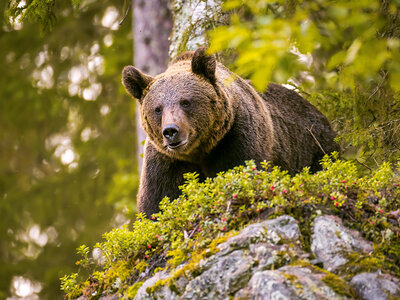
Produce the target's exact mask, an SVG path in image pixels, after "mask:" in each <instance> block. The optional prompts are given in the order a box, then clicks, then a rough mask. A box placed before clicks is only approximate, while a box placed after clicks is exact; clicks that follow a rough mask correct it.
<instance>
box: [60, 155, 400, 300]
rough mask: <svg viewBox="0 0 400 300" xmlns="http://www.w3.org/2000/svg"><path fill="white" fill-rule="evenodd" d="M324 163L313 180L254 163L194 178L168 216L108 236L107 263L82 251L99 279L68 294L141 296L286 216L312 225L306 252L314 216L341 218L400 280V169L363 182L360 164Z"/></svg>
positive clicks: (165, 204) (67, 283) (65, 282)
mask: <svg viewBox="0 0 400 300" xmlns="http://www.w3.org/2000/svg"><path fill="white" fill-rule="evenodd" d="M321 163H322V166H323V168H324V169H323V170H322V171H320V172H318V173H315V174H311V173H310V172H309V169H308V168H305V169H304V170H303V171H302V172H301V173H300V174H297V175H296V176H293V177H291V176H290V175H288V174H287V172H286V171H282V170H280V169H279V168H278V167H273V168H271V167H270V166H269V164H268V163H263V164H262V169H258V168H257V167H256V165H255V164H254V162H252V161H249V162H247V163H246V166H239V167H235V168H234V169H232V170H229V171H226V172H222V173H220V174H218V176H216V177H215V178H212V179H210V178H209V179H207V180H205V181H204V182H200V181H199V179H198V175H197V174H195V173H188V174H186V175H185V178H186V183H185V184H184V185H183V186H182V187H181V190H182V195H181V196H180V197H179V198H177V199H175V200H172V201H170V199H168V198H165V199H163V200H162V202H161V210H162V212H160V213H157V214H155V215H153V216H151V218H150V219H146V218H145V217H144V216H143V215H138V218H137V220H136V221H135V222H134V223H133V225H132V229H129V228H128V226H124V227H122V228H120V229H114V230H113V231H111V232H109V233H106V234H104V241H103V242H101V243H97V244H96V245H95V246H94V248H95V249H98V251H101V253H102V260H103V261H102V263H99V262H96V260H95V259H94V258H91V257H89V255H88V253H89V249H88V248H87V247H86V246H81V247H80V248H79V249H78V253H80V254H81V256H82V257H83V259H82V260H80V261H78V262H77V264H78V265H79V266H82V267H83V268H90V270H91V272H92V275H90V276H89V278H87V279H86V280H85V278H81V279H82V281H81V282H78V277H79V276H78V275H77V274H76V273H74V274H72V275H67V276H64V277H63V278H61V281H62V285H61V286H62V289H63V290H64V291H65V292H66V295H67V297H68V298H70V299H72V298H74V297H76V296H77V295H78V294H79V293H83V294H84V295H85V296H88V297H89V298H90V297H93V295H95V296H96V295H100V294H102V293H112V292H114V293H115V292H118V293H121V294H123V295H127V294H129V297H133V296H134V294H135V293H136V291H137V289H138V288H139V287H140V285H141V283H140V282H142V281H143V280H145V279H146V278H147V277H148V276H150V275H151V274H153V273H154V272H156V271H157V270H160V268H172V267H176V266H178V265H179V264H181V263H183V262H185V261H188V260H190V261H191V262H193V261H199V260H200V259H201V258H203V257H204V256H208V255H211V254H212V253H215V252H216V251H218V250H217V248H216V245H217V244H218V243H220V242H221V241H223V240H225V239H226V238H227V236H230V235H232V234H235V232H237V231H238V230H239V229H240V228H242V227H243V226H245V225H246V224H248V223H249V222H254V221H255V220H257V219H265V218H272V217H275V216H277V215H281V214H290V215H292V216H294V217H295V218H296V219H297V220H299V222H300V223H302V225H304V226H300V227H301V228H302V231H303V232H302V233H303V236H304V247H306V248H307V247H309V245H308V243H309V241H308V239H309V237H310V232H309V228H310V227H309V224H310V222H312V220H313V217H315V216H317V215H320V214H323V213H326V214H335V215H338V216H340V217H341V218H343V220H344V221H345V222H347V225H348V226H350V227H352V228H355V229H358V230H360V231H361V232H362V233H363V234H364V236H365V237H366V238H368V239H369V240H371V241H373V242H374V243H375V253H376V255H381V256H382V260H381V261H380V263H381V264H384V265H385V266H386V268H388V269H390V270H392V271H393V272H396V273H397V275H400V272H399V268H398V267H397V266H398V265H400V240H399V232H400V228H399V221H400V219H399V210H398V207H399V205H400V187H399V183H400V177H399V175H398V172H399V170H400V165H398V166H397V167H396V168H395V169H393V168H392V167H391V165H390V164H388V163H386V164H382V165H381V166H380V167H379V168H378V169H377V170H375V171H371V172H370V174H368V175H365V176H361V175H360V172H359V171H358V169H357V167H356V164H355V163H354V162H351V161H343V160H337V153H336V154H333V155H332V156H326V157H325V158H324V159H323V160H322V162H321ZM307 228H308V229H307ZM188 268H189V269H190V268H191V264H188ZM191 271H194V270H191ZM160 284H166V283H165V282H162V283H160Z"/></svg>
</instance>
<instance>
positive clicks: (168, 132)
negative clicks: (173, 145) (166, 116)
mask: <svg viewBox="0 0 400 300" xmlns="http://www.w3.org/2000/svg"><path fill="white" fill-rule="evenodd" d="M178 132H179V127H178V126H176V125H175V124H168V125H165V126H164V128H163V131H162V133H163V135H164V136H165V137H166V138H167V139H168V140H169V141H171V142H173V141H174V139H175V138H176V137H177V136H178Z"/></svg>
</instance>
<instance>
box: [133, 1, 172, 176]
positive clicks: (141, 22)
mask: <svg viewBox="0 0 400 300" xmlns="http://www.w3.org/2000/svg"><path fill="white" fill-rule="evenodd" d="M132 8H133V9H132V17H133V22H132V26H133V39H134V42H133V51H134V55H133V62H134V65H135V66H136V67H137V68H139V69H140V70H142V71H143V72H145V73H147V74H150V75H152V76H155V75H157V74H159V73H161V72H163V71H164V70H165V69H166V67H167V65H168V60H169V57H168V48H169V44H170V43H169V35H170V33H171V30H172V17H171V12H170V8H169V5H168V0H133V3H132ZM136 132H137V159H138V168H139V173H140V172H141V169H142V164H143V158H142V153H143V141H144V140H145V138H146V135H145V133H144V131H143V129H142V127H141V126H140V113H139V109H136Z"/></svg>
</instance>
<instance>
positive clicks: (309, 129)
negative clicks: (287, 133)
mask: <svg viewBox="0 0 400 300" xmlns="http://www.w3.org/2000/svg"><path fill="white" fill-rule="evenodd" d="M313 127H314V124H312V125H311V128H307V127H306V129H307V130H308V131H309V132H310V134H311V136H312V137H313V138H314V140H315V142H316V143H317V145H318V146H319V148H320V149H321V150H322V152H324V154H325V155H326V154H327V153H326V152H325V150H324V148H322V146H321V144H320V143H319V141H318V140H317V138H316V137H315V135H314V134H313V133H312V128H313Z"/></svg>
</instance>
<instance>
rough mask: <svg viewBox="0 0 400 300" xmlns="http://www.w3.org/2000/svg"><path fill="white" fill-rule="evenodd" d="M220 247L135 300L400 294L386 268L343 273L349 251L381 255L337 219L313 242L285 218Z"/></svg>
mask: <svg viewBox="0 0 400 300" xmlns="http://www.w3.org/2000/svg"><path fill="white" fill-rule="evenodd" d="M306 239H310V241H309V242H310V245H311V247H310V248H311V250H310V249H308V250H307V247H306V246H305V244H306V243H304V241H305V240H306ZM217 248H218V249H217V251H216V253H215V254H213V255H211V256H209V257H204V258H203V259H202V260H200V261H199V262H197V263H196V264H195V268H193V266H191V267H190V268H188V266H189V265H190V264H193V262H191V261H189V262H187V263H185V264H184V265H181V266H179V267H178V268H176V269H175V270H169V271H162V272H158V273H156V274H155V275H154V276H153V277H151V278H149V279H148V280H147V281H145V282H144V283H143V285H142V286H141V287H140V288H139V290H138V292H137V294H136V296H135V298H134V299H374V300H379V299H396V298H397V297H400V283H399V280H398V279H397V278H395V277H394V276H392V275H390V274H389V272H387V271H386V270H384V269H382V270H378V271H375V272H361V273H359V274H349V273H345V272H344V271H343V270H347V271H348V268H343V267H345V266H346V265H347V264H349V262H350V260H349V258H348V257H349V254H352V253H353V254H354V253H358V254H359V255H367V256H373V255H374V253H373V248H372V246H371V244H370V243H368V242H367V241H365V240H364V239H363V238H362V237H360V234H359V233H358V232H356V231H354V230H350V229H349V228H346V227H345V226H343V224H342V222H341V220H340V219H338V218H337V217H333V216H319V217H316V218H315V219H314V222H313V226H312V228H311V235H310V236H309V237H306V236H303V235H302V234H301V231H300V229H299V225H298V222H297V221H296V220H295V219H294V218H292V217H290V216H287V215H284V216H280V217H278V218H276V219H271V220H266V221H263V222H260V223H256V224H252V225H249V226H247V227H245V228H244V229H243V230H241V231H240V232H239V234H237V235H235V236H233V237H231V238H229V239H227V240H226V241H225V242H223V243H221V244H219V245H218V246H217ZM319 266H321V267H323V268H321V267H319ZM194 270H195V271H194ZM347 271H346V272H347ZM160 280H162V281H160ZM160 282H161V283H162V284H160Z"/></svg>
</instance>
